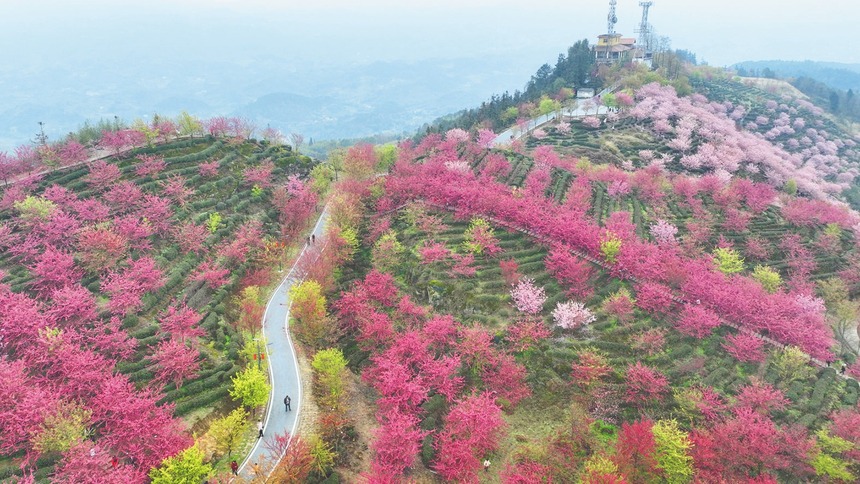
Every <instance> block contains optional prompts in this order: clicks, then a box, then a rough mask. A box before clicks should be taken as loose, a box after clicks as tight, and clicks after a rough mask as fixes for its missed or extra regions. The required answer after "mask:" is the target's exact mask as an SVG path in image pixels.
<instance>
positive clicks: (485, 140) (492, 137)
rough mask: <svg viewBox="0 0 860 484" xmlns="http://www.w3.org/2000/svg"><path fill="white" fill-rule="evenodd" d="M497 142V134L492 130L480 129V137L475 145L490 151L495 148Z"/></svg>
mask: <svg viewBox="0 0 860 484" xmlns="http://www.w3.org/2000/svg"><path fill="white" fill-rule="evenodd" d="M495 141H496V133H494V132H493V130H491V129H479V130H478V136H477V138H476V140H475V143H476V144H477V145H478V146H479V147H481V148H484V149H490V148H492V147H493V143H495Z"/></svg>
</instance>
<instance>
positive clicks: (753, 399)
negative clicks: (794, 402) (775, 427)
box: [735, 378, 789, 415]
mask: <svg viewBox="0 0 860 484" xmlns="http://www.w3.org/2000/svg"><path fill="white" fill-rule="evenodd" d="M788 403H789V402H788V399H786V398H785V395H784V394H783V393H782V391H780V390H778V389H776V388H774V387H772V386H771V385H770V384H768V383H765V382H763V381H761V380H759V379H757V378H753V379H752V380H751V382H750V384H749V385H746V386H744V387H743V388H742V389H741V391H740V392H739V393H738V395H737V401H736V402H735V409H749V410H752V411H754V412H758V413H762V414H765V415H767V414H770V413H771V412H773V411H776V410H782V409H784V408H785V407H786V405H788Z"/></svg>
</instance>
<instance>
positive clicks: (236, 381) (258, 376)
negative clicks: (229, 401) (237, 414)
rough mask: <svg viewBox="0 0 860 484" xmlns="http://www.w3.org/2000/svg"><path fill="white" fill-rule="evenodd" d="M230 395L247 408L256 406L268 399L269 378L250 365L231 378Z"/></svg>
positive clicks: (269, 389) (263, 403)
mask: <svg viewBox="0 0 860 484" xmlns="http://www.w3.org/2000/svg"><path fill="white" fill-rule="evenodd" d="M232 380H233V387H232V388H230V396H231V397H233V400H238V401H240V402H242V405H244V406H246V407H248V408H257V407H260V406H262V405H265V404H266V402H267V401H269V392H270V391H271V388H272V386H271V385H269V378H268V377H267V376H266V374H265V373H264V372H263V370H260V369H259V368H257V367H256V366H254V365H250V366H248V367H247V368H245V369H244V370H243V371H242V372H240V373H238V374H237V375H236V376H234V377H233V378H232Z"/></svg>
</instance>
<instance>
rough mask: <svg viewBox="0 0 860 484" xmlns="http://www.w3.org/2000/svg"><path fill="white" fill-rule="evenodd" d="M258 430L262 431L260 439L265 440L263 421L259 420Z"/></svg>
mask: <svg viewBox="0 0 860 484" xmlns="http://www.w3.org/2000/svg"><path fill="white" fill-rule="evenodd" d="M257 430H259V431H260V435H258V436H257V438H258V439H261V438H263V421H262V420H257Z"/></svg>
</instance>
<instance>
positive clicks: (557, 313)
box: [552, 301, 597, 329]
mask: <svg viewBox="0 0 860 484" xmlns="http://www.w3.org/2000/svg"><path fill="white" fill-rule="evenodd" d="M552 319H553V321H555V325H556V326H558V327H560V328H564V329H576V328H579V327H580V326H584V325H586V324H589V323H593V322H594V321H595V319H597V318H596V317H595V316H594V313H592V312H591V310H589V309H588V308H587V307H585V304H583V303H581V302H577V301H567V302H560V303H558V305H556V307H555V309H553V311H552Z"/></svg>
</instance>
